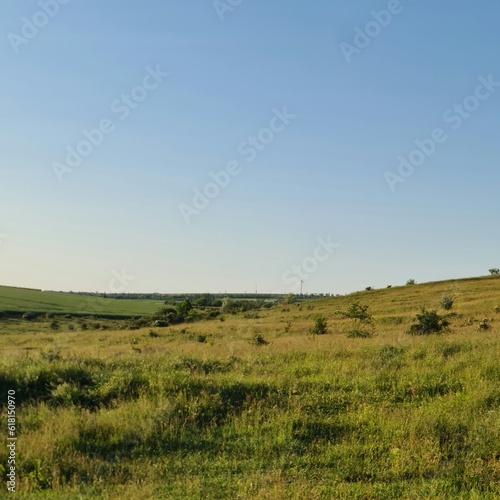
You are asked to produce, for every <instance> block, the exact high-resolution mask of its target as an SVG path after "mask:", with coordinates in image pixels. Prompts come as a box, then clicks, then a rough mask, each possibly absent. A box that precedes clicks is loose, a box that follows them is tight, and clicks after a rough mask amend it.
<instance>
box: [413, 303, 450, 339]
mask: <svg viewBox="0 0 500 500" xmlns="http://www.w3.org/2000/svg"><path fill="white" fill-rule="evenodd" d="M413 323H414V324H413V325H411V327H410V329H409V330H408V333H409V334H411V335H429V334H431V333H440V332H441V331H442V330H443V329H444V328H446V327H447V326H448V324H449V323H448V321H447V320H446V319H445V318H443V317H441V316H439V314H438V313H437V312H436V311H427V310H426V309H425V308H422V311H421V312H420V314H417V315H416V316H415V318H414V320H413Z"/></svg>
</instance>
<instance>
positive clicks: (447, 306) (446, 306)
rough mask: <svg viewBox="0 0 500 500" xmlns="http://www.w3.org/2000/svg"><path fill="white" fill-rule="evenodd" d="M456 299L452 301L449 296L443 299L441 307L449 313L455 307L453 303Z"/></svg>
mask: <svg viewBox="0 0 500 500" xmlns="http://www.w3.org/2000/svg"><path fill="white" fill-rule="evenodd" d="M454 302H455V301H454V299H452V298H451V297H448V296H447V295H445V296H444V297H443V298H442V299H441V302H440V304H441V307H442V308H443V309H444V310H445V311H449V310H450V309H451V308H452V307H453V303H454Z"/></svg>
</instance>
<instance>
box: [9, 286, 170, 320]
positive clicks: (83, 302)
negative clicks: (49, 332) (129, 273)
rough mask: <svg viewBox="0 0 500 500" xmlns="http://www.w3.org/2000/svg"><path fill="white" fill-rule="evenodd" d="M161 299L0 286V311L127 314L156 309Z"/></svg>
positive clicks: (143, 312) (126, 315)
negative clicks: (138, 298) (137, 298)
mask: <svg viewBox="0 0 500 500" xmlns="http://www.w3.org/2000/svg"><path fill="white" fill-rule="evenodd" d="M159 305H161V302H160V303H158V302H155V301H151V300H126V299H120V300H118V299H106V298H102V297H91V296H84V295H77V294H69V293H59V292H44V291H40V290H30V289H25V288H11V287H5V286H0V313H2V312H3V313H7V314H8V313H25V312H34V313H39V312H41V313H49V314H50V313H53V314H73V315H80V316H82V315H94V316H101V315H108V316H115V317H131V316H140V315H143V314H150V313H152V312H154V311H156V310H157V309H158V307H159Z"/></svg>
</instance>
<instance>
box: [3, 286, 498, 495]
mask: <svg viewBox="0 0 500 500" xmlns="http://www.w3.org/2000/svg"><path fill="white" fill-rule="evenodd" d="M444 295H447V296H450V297H452V298H453V299H454V300H455V303H454V306H453V308H452V309H451V310H449V311H444V310H439V303H440V301H441V299H442V297H443V296H444ZM354 301H359V302H360V303H361V304H366V305H368V306H369V311H370V312H371V313H372V314H373V318H374V322H373V327H374V332H373V333H374V334H373V336H371V337H370V338H349V336H348V332H349V331H350V329H351V328H352V321H351V320H349V319H345V318H343V317H342V316H340V315H338V314H336V312H337V311H339V310H345V309H346V308H348V307H349V305H350V304H352V303H353V302H354ZM119 302H124V301H119ZM133 302H135V301H133ZM498 306H500V279H499V278H494V277H489V278H477V279H469V280H457V281H448V282H441V283H431V284H425V285H412V286H405V287H394V288H387V289H383V290H374V291H369V292H368V291H365V292H360V293H357V294H352V295H350V296H343V297H336V298H329V299H324V300H316V301H313V302H311V303H307V302H305V303H300V304H294V303H282V304H278V305H276V306H274V307H272V308H270V309H259V310H255V311H250V312H246V313H244V314H236V315H223V316H222V317H221V318H217V319H214V320H211V321H202V322H197V323H189V324H181V325H175V326H169V327H166V328H155V327H148V328H144V329H140V330H134V331H129V330H108V331H100V330H96V331H93V330H85V331H78V330H77V329H72V330H69V331H65V330H64V329H61V330H60V331H57V332H49V331H47V330H46V329H45V326H44V325H43V324H40V325H39V331H32V330H29V331H27V330H24V329H23V328H21V327H19V325H16V324H14V323H13V322H12V320H9V321H6V320H3V321H2V320H0V328H2V330H1V333H2V335H0V346H1V349H2V353H3V356H2V361H1V362H0V385H1V387H2V391H1V392H2V397H3V401H2V405H3V407H5V406H6V399H7V398H6V394H7V391H8V390H15V391H16V404H17V435H18V441H17V452H18V459H17V463H16V466H17V476H18V483H17V493H16V496H17V497H19V498H54V499H68V498H72V499H73V498H74V499H78V498H81V499H87V498H88V499H90V498H110V499H112V498H129V499H142V498H143V499H156V498H158V499H170V498H171V499H198V498H199V499H202V498H203V499H218V498H220V499H225V498H228V499H236V498H241V499H245V498H248V499H250V498H252V499H253V498H255V499H281V498H283V499H288V498H290V499H330V498H331V499H344V498H345V499H396V498H398V499H399V498H404V499H427V498H443V499H445V498H463V499H469V498H470V499H478V500H479V499H496V498H499V497H500V363H499V361H498V360H499V359H500V313H499V312H498ZM421 307H427V308H429V309H437V310H438V312H439V314H441V315H443V316H446V317H447V320H448V321H449V327H448V328H447V329H446V330H445V331H444V332H443V333H441V334H432V335H422V336H414V335H408V334H406V333H405V332H406V331H407V330H408V328H409V327H410V325H411V324H412V319H413V318H414V317H415V315H416V314H417V313H418V312H419V311H420V309H421ZM318 315H323V316H324V317H325V318H326V319H327V321H328V329H329V331H328V333H327V334H325V335H313V334H311V333H310V329H311V327H312V325H313V323H314V319H315V317H317V316H318ZM485 317H486V318H488V319H489V321H488V322H487V325H488V327H487V329H485V330H479V329H478V325H479V324H480V322H481V321H482V320H483V318H485ZM110 324H111V325H112V324H113V323H110ZM5 432H6V430H5ZM7 453H8V450H7V449H6V448H5V446H4V447H2V449H1V451H0V468H2V475H3V476H4V477H5V469H6V467H7Z"/></svg>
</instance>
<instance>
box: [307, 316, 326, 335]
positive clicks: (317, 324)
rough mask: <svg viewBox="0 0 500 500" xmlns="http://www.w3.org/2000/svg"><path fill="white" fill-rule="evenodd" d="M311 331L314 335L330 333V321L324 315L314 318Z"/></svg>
mask: <svg viewBox="0 0 500 500" xmlns="http://www.w3.org/2000/svg"><path fill="white" fill-rule="evenodd" d="M310 331H311V333H313V334H314V335H325V334H326V333H328V321H327V320H326V318H325V317H324V316H321V315H320V316H317V317H316V318H315V319H314V325H313V326H312V327H311V330H310Z"/></svg>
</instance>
